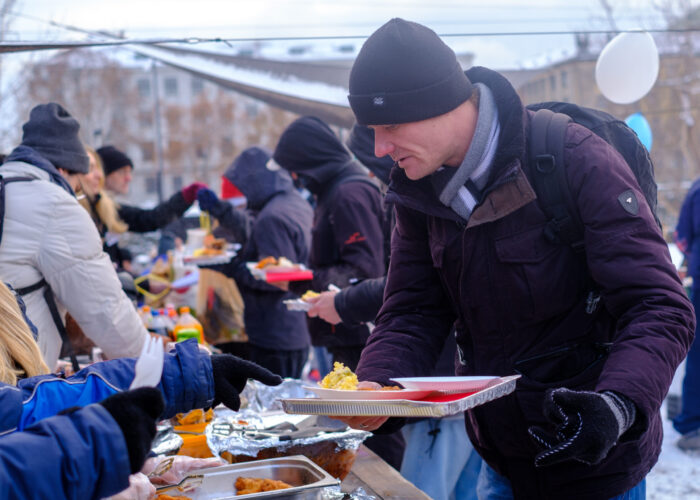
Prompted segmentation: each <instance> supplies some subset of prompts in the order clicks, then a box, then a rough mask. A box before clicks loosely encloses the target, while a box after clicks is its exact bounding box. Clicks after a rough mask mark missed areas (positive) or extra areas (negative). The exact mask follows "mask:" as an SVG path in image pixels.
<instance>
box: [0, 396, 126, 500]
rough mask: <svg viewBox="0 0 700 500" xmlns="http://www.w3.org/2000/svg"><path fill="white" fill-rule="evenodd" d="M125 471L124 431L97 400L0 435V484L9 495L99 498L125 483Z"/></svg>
mask: <svg viewBox="0 0 700 500" xmlns="http://www.w3.org/2000/svg"><path fill="white" fill-rule="evenodd" d="M129 470H130V466H129V456H128V452H127V449H126V443H125V441H124V436H123V435H122V432H121V430H120V429H119V426H118V425H117V424H116V422H115V421H114V419H113V418H112V417H111V415H110V414H109V412H108V411H107V410H105V409H104V408H103V407H102V406H99V405H91V406H88V407H86V408H82V409H80V410H78V411H76V412H73V413H70V414H68V415H58V416H54V417H51V418H47V419H45V420H42V421H41V422H40V423H38V424H36V425H34V426H32V427H29V428H28V429H27V430H25V431H23V432H14V433H11V434H7V435H4V436H2V437H0V484H2V490H3V493H2V498H5V499H8V500H15V499H16V500H23V499H26V498H51V499H53V500H89V499H95V500H97V499H99V498H103V497H106V496H110V495H114V494H115V493H118V492H119V491H122V490H123V489H125V488H127V487H128V486H129Z"/></svg>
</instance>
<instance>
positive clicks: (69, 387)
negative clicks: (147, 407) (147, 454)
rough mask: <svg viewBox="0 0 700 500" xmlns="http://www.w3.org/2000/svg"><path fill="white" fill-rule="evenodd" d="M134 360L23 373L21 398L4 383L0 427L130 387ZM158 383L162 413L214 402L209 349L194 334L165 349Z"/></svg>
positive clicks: (18, 424) (16, 425)
mask: <svg viewBox="0 0 700 500" xmlns="http://www.w3.org/2000/svg"><path fill="white" fill-rule="evenodd" d="M134 364H135V360H134V359H133V358H121V359H115V360H111V361H105V362H102V363H95V364H94V365H90V366H88V367H87V368H85V369H83V370H80V371H79V372H78V373H76V374H75V375H74V376H72V377H69V378H67V379H62V378H58V377H54V376H52V375H42V376H39V377H32V378H28V379H24V380H22V381H20V383H19V384H18V386H17V387H18V389H19V390H20V391H21V396H22V397H21V399H20V398H19V397H17V394H14V393H13V392H12V391H10V390H9V389H7V388H4V387H3V388H0V391H2V392H0V395H2V394H3V393H4V392H6V391H7V394H8V397H3V398H2V399H1V401H2V402H3V406H4V408H3V409H2V410H0V414H1V415H0V427H1V428H0V432H2V431H5V430H12V429H13V428H16V429H18V430H22V429H24V428H25V427H28V426H30V425H32V424H34V423H35V422H37V421H39V420H41V419H44V418H47V417H50V416H52V415H55V414H56V413H58V412H59V411H61V410H63V409H65V408H70V407H72V406H86V405H89V404H91V403H95V402H98V401H102V400H103V399H104V398H106V397H108V396H111V395H112V394H115V393H117V392H121V391H124V390H127V389H128V388H129V385H130V384H131V381H132V380H133V378H134ZM158 387H159V388H160V390H161V391H162V392H163V398H164V399H165V411H164V413H163V415H162V418H170V417H172V416H174V415H175V414H176V413H180V412H186V411H189V410H192V409H193V408H204V407H207V406H211V404H212V402H213V400H214V379H213V375H212V368H211V360H210V359H209V355H207V354H206V353H204V352H201V351H200V350H199V348H198V347H197V343H196V341H195V340H188V341H186V342H181V343H178V344H176V346H175V351H174V352H172V351H171V352H168V353H166V355H165V363H164V365H163V376H162V378H161V381H160V384H159V385H158ZM6 401H7V404H6ZM17 405H20V407H21V410H20V409H19V408H17ZM13 418H15V420H14V422H13V421H12V419H13Z"/></svg>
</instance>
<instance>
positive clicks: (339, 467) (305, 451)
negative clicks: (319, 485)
mask: <svg viewBox="0 0 700 500" xmlns="http://www.w3.org/2000/svg"><path fill="white" fill-rule="evenodd" d="M358 446H359V444H358ZM293 455H304V456H305V457H307V458H308V459H309V460H311V461H312V462H314V463H315V464H316V465H318V466H319V467H321V468H322V469H323V470H325V471H326V472H328V473H329V474H330V475H331V476H333V477H336V478H338V479H340V480H341V481H342V480H343V479H345V476H347V475H348V474H349V473H350V469H351V468H352V464H353V463H354V462H355V458H356V456H357V448H345V447H341V446H339V443H338V441H335V440H333V439H329V440H327V441H321V442H318V443H312V444H301V445H294V446H291V447H290V446H286V445H285V446H284V447H277V446H272V447H270V448H263V449H262V450H260V451H259V452H258V453H257V454H256V455H255V456H254V457H252V456H250V455H243V454H241V455H234V454H232V453H231V452H228V451H223V452H221V458H223V459H224V460H226V461H228V462H230V463H234V464H235V463H242V462H250V461H252V460H266V459H268V458H278V457H290V456H293Z"/></svg>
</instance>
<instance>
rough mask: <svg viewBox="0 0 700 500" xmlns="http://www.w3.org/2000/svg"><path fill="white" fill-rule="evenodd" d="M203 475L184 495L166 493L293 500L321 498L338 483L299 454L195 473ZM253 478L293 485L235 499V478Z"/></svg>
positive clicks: (209, 499)
mask: <svg viewBox="0 0 700 500" xmlns="http://www.w3.org/2000/svg"><path fill="white" fill-rule="evenodd" d="M197 474H202V475H203V476H204V477H203V481H202V484H201V486H199V487H197V489H195V490H193V491H189V492H186V493H178V492H168V494H169V495H172V496H175V497H177V496H186V497H190V498H191V499H192V500H230V499H236V500H238V499H241V500H245V499H248V498H249V499H256V500H257V499H258V498H265V499H267V498H285V499H286V498H289V499H294V500H317V499H321V498H322V495H323V490H324V489H325V488H332V487H338V485H339V484H340V481H338V480H337V479H335V478H334V477H332V476H331V475H330V474H328V473H327V472H326V471H324V470H323V469H321V468H320V467H319V466H318V465H316V464H315V463H313V462H312V461H311V460H309V459H308V458H306V457H304V456H301V455H294V456H290V457H282V458H270V459H267V460H256V461H253V462H242V463H237V464H231V465H224V466H222V467H214V468H211V469H202V470H199V471H197ZM239 476H243V477H255V478H261V479H276V480H278V481H284V482H285V483H287V484H290V485H292V488H287V489H284V490H275V491H263V492H261V493H251V494H249V495H239V496H236V487H235V486H234V483H235V482H236V478H238V477H239Z"/></svg>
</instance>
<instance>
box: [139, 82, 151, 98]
mask: <svg viewBox="0 0 700 500" xmlns="http://www.w3.org/2000/svg"><path fill="white" fill-rule="evenodd" d="M136 88H137V89H138V91H139V95H140V96H141V97H151V81H150V80H148V79H147V78H139V80H138V81H137V82H136Z"/></svg>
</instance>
